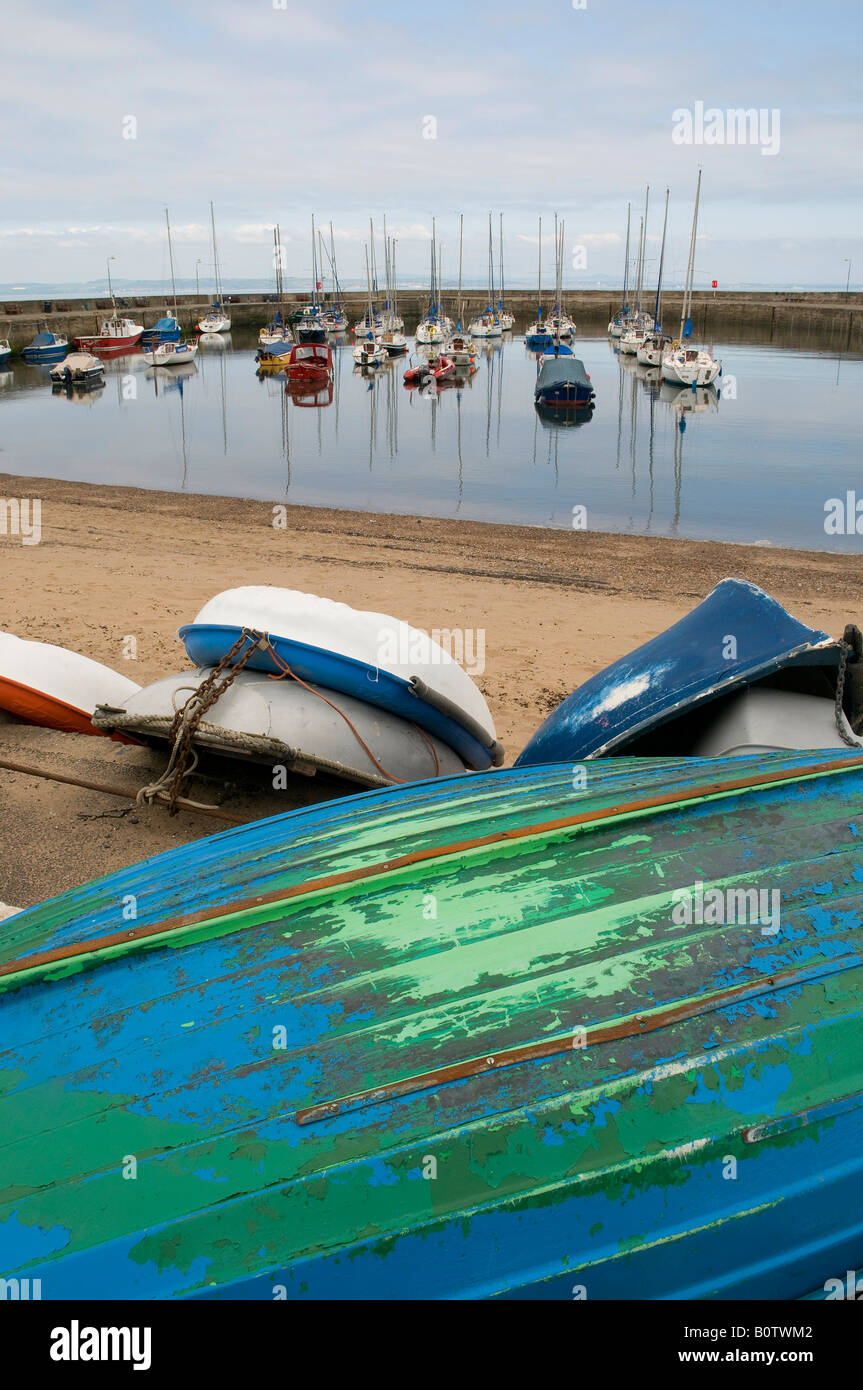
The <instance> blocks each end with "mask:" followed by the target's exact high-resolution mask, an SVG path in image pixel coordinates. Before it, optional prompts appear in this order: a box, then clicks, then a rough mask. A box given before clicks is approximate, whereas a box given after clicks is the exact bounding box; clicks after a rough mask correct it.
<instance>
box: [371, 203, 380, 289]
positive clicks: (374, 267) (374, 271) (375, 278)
mask: <svg viewBox="0 0 863 1390" xmlns="http://www.w3.org/2000/svg"><path fill="white" fill-rule="evenodd" d="M369 245H370V246H371V249H372V286H373V288H374V292H375V295H377V292H378V268H377V265H376V264H375V224H374V222H373V221H372V219H371V218H369Z"/></svg>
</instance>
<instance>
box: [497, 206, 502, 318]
mask: <svg viewBox="0 0 863 1390" xmlns="http://www.w3.org/2000/svg"><path fill="white" fill-rule="evenodd" d="M499 248H500V249H499V251H498V257H497V259H498V264H499V266H500V301H499V304H498V308H499V310H500V312H501V313H503V303H504V299H503V213H501V215H500V241H499Z"/></svg>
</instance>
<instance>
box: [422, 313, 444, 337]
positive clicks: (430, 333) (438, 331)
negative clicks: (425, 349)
mask: <svg viewBox="0 0 863 1390" xmlns="http://www.w3.org/2000/svg"><path fill="white" fill-rule="evenodd" d="M445 339H446V332H445V329H444V326H443V324H442V323H441V322H440V320H439V319H437V318H431V317H430V316H429V315H426V317H425V318H424V319H422V320H421V321H420V322H419V323H418V324H417V331H416V340H417V342H418V343H426V344H427V343H443V342H444V341H445Z"/></svg>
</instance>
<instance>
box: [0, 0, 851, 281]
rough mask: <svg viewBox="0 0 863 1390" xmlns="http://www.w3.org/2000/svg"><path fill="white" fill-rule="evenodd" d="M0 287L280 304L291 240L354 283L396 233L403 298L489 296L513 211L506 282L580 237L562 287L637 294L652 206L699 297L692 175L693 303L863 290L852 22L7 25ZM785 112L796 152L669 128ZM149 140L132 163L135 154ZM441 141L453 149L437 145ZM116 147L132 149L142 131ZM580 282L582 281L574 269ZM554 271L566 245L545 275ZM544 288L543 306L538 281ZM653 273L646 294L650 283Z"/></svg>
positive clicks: (473, 12) (225, 0)
mask: <svg viewBox="0 0 863 1390" xmlns="http://www.w3.org/2000/svg"><path fill="white" fill-rule="evenodd" d="M5 11H6V12H5V15H4V19H3V28H2V35H3V51H4V65H3V66H4V80H3V84H2V90H0V109H2V115H3V125H4V131H5V133H6V138H5V139H4V141H3V153H2V155H0V283H7V284H8V283H12V284H17V283H20V284H26V283H27V282H28V281H42V282H52V281H58V280H69V281H86V280H91V279H95V278H97V277H99V276H100V275H103V274H104V266H105V257H106V256H107V255H109V254H111V255H114V256H116V261H115V262H114V263H113V265H112V269H113V270H114V271H115V273H116V274H117V276H118V277H120V278H135V277H140V278H144V279H155V278H159V277H161V276H164V275H165V274H166V273H167V253H166V248H165V244H164V243H165V238H164V206H165V204H167V205H168V206H169V208H170V212H171V221H172V225H173V226H174V228H175V251H176V260H177V269H178V273H179V274H180V275H181V276H193V275H194V272H195V263H196V261H197V260H199V259H200V260H201V261H202V265H201V267H200V269H201V273H202V275H206V273H207V267H208V266H209V264H210V262H211V252H210V250H209V246H208V218H209V199H210V198H212V199H213V200H214V202H215V205H216V216H217V225H218V230H219V236H220V243H221V256H222V261H223V272H224V275H225V277H226V278H233V277H247V276H254V277H266V276H268V275H269V274H270V267H271V253H270V248H271V241H272V234H271V231H270V230H269V229H270V227H271V226H272V224H273V222H275V221H279V222H280V224H281V227H282V236H283V241H284V243H285V246H286V254H287V271H288V274H289V275H291V276H293V275H306V274H308V273H309V269H310V259H311V257H310V248H309V235H308V227H309V218H310V215H311V213H312V212H313V211H314V212H315V213H316V214H317V216H318V217H319V219H321V221H322V222H323V224H324V225H326V224H327V223H328V222H329V220H330V218H332V220H333V222H334V224H335V231H336V242H337V253H338V258H339V269H340V272H341V273H342V275H343V277H344V278H350V277H353V276H355V275H358V274H360V273H361V269H362V264H363V241H364V239H365V237H366V236H367V229H368V217H369V214H373V215H374V217H375V220H376V224H377V227H378V229H380V222H381V215H382V214H383V213H384V212H386V214H387V217H388V222H389V225H390V228H391V230H392V231H393V232H394V233H395V234H396V235H397V236H398V242H399V264H400V269H401V271H402V273H403V274H404V275H405V276H419V275H422V274H424V273H425V268H426V265H427V239H428V235H429V232H430V228H431V217H432V214H434V215H435V216H436V217H437V219H438V227H439V231H440V235H441V239H442V242H443V245H444V252H443V255H444V273H445V278H446V279H447V280H448V281H449V280H451V279H452V278H453V277H454V275H455V273H456V259H457V234H458V214H459V213H460V212H463V213H464V215H465V271H466V274H468V275H470V276H476V275H482V274H483V273H484V270H485V264H486V238H487V216H488V212H489V210H492V209H493V210H494V211H495V214H496V213H497V212H498V211H503V212H504V214H505V226H506V234H507V239H506V252H507V278H508V280H510V282H511V283H516V282H518V283H525V284H526V283H532V282H533V280H534V279H535V274H536V235H537V234H536V218H537V215H538V214H539V213H541V214H542V216H543V230H544V232H547V233H550V231H551V223H552V217H553V214H554V212H555V211H557V212H558V213H559V214H560V215H561V216H562V217H564V218H565V220H566V240H567V284H568V285H571V286H573V287H575V286H577V285H584V286H590V285H591V284H593V283H596V281H597V280H598V279H607V278H608V277H609V276H613V275H619V274H620V269H621V264H622V258H623V245H622V238H623V232H624V223H625V216H626V204H627V201H632V203H633V215H634V222H635V227H636V228H637V225H638V216H639V214H640V206H641V203H642V200H643V196H644V185H645V183H647V182H649V183H650V185H651V216H650V220H649V228H648V230H649V233H650V239H649V241H648V256H649V258H650V260H651V262H652V263H654V264H655V260H656V257H657V253H658V238H659V233H660V231H661V203H662V200H663V198H664V189H665V186H666V184H668V185H669V186H670V188H671V207H670V217H669V237H670V243H669V252H668V257H669V260H668V268H669V278H670V280H672V281H674V280H680V279H682V276H683V273H684V269H685V260H686V254H687V250H688V240H689V223H690V218H691V213H692V199H693V194H694V187H695V178H696V172H697V166H698V164H699V162H700V163H701V164H702V165H703V169H704V194H703V211H702V218H701V222H700V233H701V235H700V238H699V244H698V259H697V268H696V283H697V284H700V285H705V284H708V283H709V281H710V280H711V279H712V278H714V277H715V278H717V279H718V280H719V281H720V284H723V285H725V284H736V283H774V284H780V285H781V284H804V283H817V284H840V283H841V284H842V285H843V286H844V283H845V275H846V271H847V265H846V264H845V260H844V258H845V257H851V258H852V259H853V262H854V266H855V267H856V273H855V272H853V271H852V283H854V282H855V281H856V282H858V283H863V241H861V230H863V217H861V187H860V184H861V179H860V172H859V171H860V164H861V161H860V156H859V147H860V134H861V128H860V115H861V82H860V61H861V43H860V40H861V31H863V6H861V5H860V4H859V2H858V0H854V3H852V2H851V0H820V3H818V4H813V3H802V2H801V0H781V3H780V0H772V2H766V0H748V2H746V3H744V2H743V0H724V2H723V3H722V4H721V5H718V4H716V5H712V6H708V5H701V6H697V5H694V4H693V3H692V0H687V2H686V3H683V0H681V3H676V2H675V0H658V3H653V4H641V3H638V0H586V7H585V8H583V9H576V8H574V6H573V3H572V0H542V3H541V4H534V5H525V4H524V3H523V0H522V3H519V4H514V3H513V4H510V3H506V2H503V3H498V4H486V3H477V0H470V3H465V0H461V3H454V0H438V3H437V4H436V5H435V6H434V7H431V8H422V7H418V6H415V5H409V4H404V3H400V4H394V3H390V0H369V3H367V4H359V3H357V0H350V3H346V0H329V3H326V4H324V3H321V4H318V5H317V6H311V5H309V4H308V3H301V4H299V3H296V0H286V3H285V6H284V7H281V5H280V0H276V3H275V4H274V0H182V3H179V4H176V3H175V4H171V5H169V4H166V3H163V0H152V3H146V4H144V3H138V4H131V5H129V4H126V5H120V4H118V3H117V2H116V0H111V3H80V0H79V2H78V3H76V4H74V5H68V4H60V3H56V0H47V3H46V0H39V3H33V0H18V3H17V4H16V5H15V6H14V7H12V6H7V7H5ZM698 101H701V102H703V103H704V105H705V106H706V107H708V108H711V107H712V108H718V109H719V110H721V111H725V110H727V109H728V108H731V107H746V108H752V107H754V108H758V109H761V108H763V109H765V110H767V111H772V110H774V109H778V111H779V113H780V127H779V129H780V148H779V152H778V153H777V154H776V155H775V156H773V157H770V156H765V155H763V154H762V153H761V150H760V149H759V148H758V147H757V146H755V145H730V144H727V145H722V146H717V145H712V146H706V145H677V144H675V143H674V142H673V140H672V136H671V133H672V124H673V123H672V113H673V111H674V110H675V109H677V108H692V107H693V106H694V104H695V103H696V102H698ZM127 117H133V118H134V121H135V122H136V128H135V135H136V138H134V139H128V138H124V135H123V131H124V120H125V118H127ZM428 117H434V119H435V121H436V138H435V139H424V138H423V130H424V128H425V130H426V132H428V131H429V130H430V129H432V128H433V127H430V125H429V122H428V120H427V119H426V118H428ZM130 128H131V127H130V123H129V122H128V120H126V123H125V129H126V131H127V133H128V132H129V130H130ZM576 244H577V245H581V246H584V247H585V248H586V262H587V264H586V266H585V267H584V268H578V269H574V268H573V267H572V258H571V250H572V247H573V246H574V245H576ZM544 254H545V257H546V264H547V267H548V261H549V258H550V254H551V252H550V243H548V244H547V245H546V250H545V253H544ZM548 273H549V271H548V269H547V271H546V280H547V279H548ZM649 273H650V272H649V271H648V275H649Z"/></svg>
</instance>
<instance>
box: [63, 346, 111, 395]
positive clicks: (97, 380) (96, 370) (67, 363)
mask: <svg viewBox="0 0 863 1390" xmlns="http://www.w3.org/2000/svg"><path fill="white" fill-rule="evenodd" d="M49 375H50V377H51V381H52V382H53V383H54V385H55V386H84V387H87V386H101V385H103V384H104V381H105V364H104V363H103V362H102V361H101V359H100V358H98V357H96V356H94V354H93V353H92V352H70V353H69V355H68V357H65V358H64V359H63V361H62V362H58V363H56V365H55V366H53V367H52V368H51V371H50V373H49Z"/></svg>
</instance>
